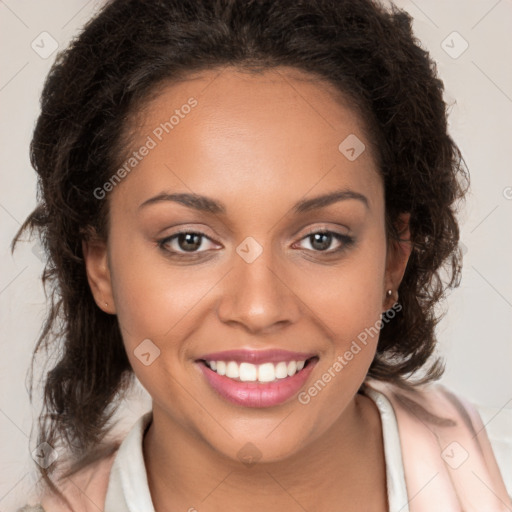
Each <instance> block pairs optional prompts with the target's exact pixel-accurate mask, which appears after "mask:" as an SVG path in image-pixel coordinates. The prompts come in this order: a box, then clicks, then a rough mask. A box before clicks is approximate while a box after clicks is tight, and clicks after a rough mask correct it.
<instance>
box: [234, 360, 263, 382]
mask: <svg viewBox="0 0 512 512" xmlns="http://www.w3.org/2000/svg"><path fill="white" fill-rule="evenodd" d="M235 364H236V363H235ZM257 377H258V369H257V368H256V366H254V365H253V364H251V363H240V380H241V381H244V382H245V381H249V382H250V381H252V382H254V381H255V380H256V379H257Z"/></svg>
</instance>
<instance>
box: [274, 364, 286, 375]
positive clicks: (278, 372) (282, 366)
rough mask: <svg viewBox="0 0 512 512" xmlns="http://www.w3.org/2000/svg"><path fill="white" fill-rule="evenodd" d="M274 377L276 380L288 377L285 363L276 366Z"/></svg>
mask: <svg viewBox="0 0 512 512" xmlns="http://www.w3.org/2000/svg"><path fill="white" fill-rule="evenodd" d="M276 377H277V378H278V379H284V378H285V377H288V365H287V364H286V363H277V364H276Z"/></svg>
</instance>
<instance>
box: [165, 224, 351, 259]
mask: <svg viewBox="0 0 512 512" xmlns="http://www.w3.org/2000/svg"><path fill="white" fill-rule="evenodd" d="M183 234H190V235H198V236H200V237H201V245H202V241H203V239H204V238H206V239H208V240H210V241H212V240H211V238H210V237H209V236H207V235H205V234H204V233H201V232H200V231H193V230H189V229H188V230H187V229H184V230H182V231H177V232H176V233H174V234H172V235H171V236H168V237H166V238H162V239H161V240H158V241H157V244H158V247H159V248H160V249H161V250H163V251H165V253H166V255H167V256H169V257H171V258H178V259H179V258H187V259H191V257H192V258H194V256H195V257H197V256H200V255H201V254H202V253H203V252H205V251H199V252H197V251H196V252H194V251H191V252H179V251H174V250H169V249H168V248H167V247H166V246H167V245H168V244H169V243H170V242H171V241H173V240H174V239H177V238H178V237H179V235H183ZM316 234H322V235H332V237H333V238H334V239H335V240H337V241H338V242H341V244H342V245H341V246H340V247H339V248H338V249H335V250H325V251H319V250H314V249H304V250H306V251H311V252H314V253H318V254H320V255H333V254H339V253H342V252H343V251H345V250H346V249H348V248H349V247H351V246H352V245H354V242H355V240H354V238H353V237H351V236H349V235H345V234H342V233H338V232H336V231H330V230H327V229H317V230H314V231H310V232H309V233H306V235H304V236H303V237H302V238H301V239H300V240H299V241H302V240H306V239H308V238H309V237H311V236H313V235H316Z"/></svg>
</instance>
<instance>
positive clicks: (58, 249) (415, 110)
mask: <svg viewBox="0 0 512 512" xmlns="http://www.w3.org/2000/svg"><path fill="white" fill-rule="evenodd" d="M225 65H232V66H236V67H238V68H240V69H244V70H252V71H255V70H257V69H263V70H265V69H270V68H273V67H276V66H291V67H294V68H297V69H300V70H302V71H306V72H308V73H309V74H311V76H313V77H318V78H321V79H323V80H327V81H328V82H330V83H331V84H333V85H334V86H335V87H336V88H337V89H338V90H339V91H340V92H341V93H342V95H344V97H345V98H347V99H348V100H349V101H350V104H351V106H352V108H353V109H354V110H355V111H356V112H357V113H358V114H359V116H360V118H361V119H362V120H363V121H364V123H365V126H366V128H367V133H368V134H370V140H371V142H372V145H374V147H375V148H377V150H378V152H377V157H376V159H377V160H378V167H379V169H380V172H381V173H382V177H383V180H384V188H385V204H386V229H387V232H388V239H389V240H393V239H395V240H396V239H399V232H398V230H397V227H396V226H397V220H398V216H399V215H400V214H401V213H404V212H405V213H409V214H410V234H411V243H412V245H413V251H412V253H411V256H410V259H409V262H408V265H407V269H406V272H405V275H404V277H403V280H402V283H401V285H400V287H399V290H398V291H399V296H400V302H401V304H402V309H401V311H400V312H398V313H397V314H396V317H395V318H394V319H393V321H392V322H386V323H384V324H383V326H382V329H381V332H380V339H379V343H378V347H377V353H376V356H375V359H374V361H373V363H372V365H371V367H370V370H369V374H368V375H369V376H370V377H374V378H377V379H381V380H387V381H393V382H395V383H402V384H404V383H405V384H406V383H408V382H410V377H411V375H412V374H413V373H415V372H417V371H418V370H419V369H421V370H422V372H424V373H423V378H422V379H419V381H417V382H427V381H429V380H433V379H436V378H438V377H439V376H440V375H441V373H442V369H443V368H442V366H443V365H442V362H440V360H439V359H435V358H432V357H431V356H433V351H434V348H435V344H436V337H435V326H436V324H437V322H438V321H439V313H438V312H437V311H435V309H434V308H435V306H436V304H437V303H438V302H439V300H440V299H441V298H443V296H444V295H445V293H446V291H447V290H448V289H449V288H453V287H455V286H457V285H458V283H459V280H460V270H461V253H460V251H459V249H458V239H459V228H458V223H457V220H456V216H455V214H456V203H457V200H459V199H461V198H463V196H464V193H465V191H466V184H467V183H468V177H467V171H466V169H465V164H464V159H463V157H462V155H461V152H460V150H459V149H458V147H457V145H456V144H455V143H454V141H453V140H452V138H451V137H450V135H449V134H448V131H447V113H448V108H447V105H446V104H445V102H444V101H443V90H444V86H443V82H442V81H441V80H440V79H439V78H438V77H437V70H436V66H435V63H434V62H433V61H432V60H431V59H430V57H429V54H428V52H427V51H425V50H424V49H422V48H421V45H420V43H419V42H418V41H417V39H416V38H415V37H414V35H413V32H412V18H411V16H410V15H408V14H407V13H406V12H405V11H402V10H400V9H398V8H396V6H393V5H391V6H390V7H389V8H387V7H384V6H383V5H381V4H379V3H377V1H376V0H375V1H373V0H155V1H152V2H148V1H144V0H113V1H110V2H108V3H107V4H106V5H105V6H104V7H103V8H102V9H101V11H100V12H99V13H98V14H97V15H96V16H95V17H94V18H93V19H92V20H91V21H89V22H88V23H87V25H86V26H85V28H84V29H83V31H82V32H81V33H80V34H79V36H78V37H77V38H76V39H75V40H74V41H73V42H72V44H71V45H70V46H69V48H68V49H66V50H64V51H62V52H60V53H59V54H58V57H57V59H56V62H55V64H54V65H53V67H52V68H51V71H50V73H49V75H48V77H47V79H46V82H45V85H44V90H43V93H42V99H41V114H40V116H39V118H38V121H37V125H36V127H35V131H34V135H33V140H32V143H31V148H30V149H31V162H32V165H33V167H34V169H35V170H36V171H37V173H38V175H39V179H38V184H39V193H38V199H39V202H38V205H37V208H36V209H35V210H34V211H33V212H32V213H31V214H30V216H29V217H28V218H27V220H26V221H25V223H24V224H23V226H22V227H21V229H20V231H19V232H18V234H17V236H16V238H15V240H14V241H13V249H14V246H15V244H16V241H17V240H18V239H19V237H20V234H21V233H22V232H24V231H25V230H30V231H32V230H36V231H38V232H39V234H40V237H41V240H42V245H43V247H44V249H45V250H46V254H47V258H48V259H47V262H46V266H45V269H44V272H43V283H44V284H45V286H46V289H50V290H51V293H50V296H49V302H50V305H49V310H48V315H47V318H46V321H45V324H44V327H43V329H42V332H41V335H40V338H39V340H38V343H37V345H36V348H35V351H34V356H35V355H36V354H37V353H39V352H40V351H41V349H45V350H46V351H48V350H49V349H50V348H56V350H57V354H58V360H57V363H56V364H55V366H54V367H53V368H52V369H51V370H50V371H49V372H48V373H47V375H46V378H45V383H44V408H43V411H42V414H41V416H40V420H39V422H40V424H39V440H40V442H42V441H46V442H48V443H49V444H51V445H55V444H57V443H59V442H60V443H63V444H64V445H65V446H66V448H67V449H68V450H69V453H70V454H72V455H73V457H74V458H75V460H82V461H83V460H85V458H86V457H87V455H90V454H91V453H92V452H93V451H94V449H95V448H96V447H97V446H98V445H99V444H100V443H101V441H102V440H103V439H104V438H105V434H106V433H107V431H108V428H109V427H108V423H109V420H110V419H111V417H112V415H113V413H114V412H115V410H116V403H118V399H119V397H120V396H121V394H122V392H123V390H126V389H128V387H129V384H130V382H132V377H133V372H132V369H131V367H130V364H129V362H128V358H127V356H126V352H125V349H124V346H123V340H122V336H121V332H120V329H119V325H118V322H117V318H116V316H113V315H108V314H106V313H104V312H103V311H101V310H100V309H99V308H98V307H97V305H96V303H95V301H94V299H93V296H92V293H91V290H90V288H89V285H88V281H87V277H86V272H85V265H84V257H83V254H82V240H83V239H85V238H86V237H87V236H88V233H89V232H90V230H91V229H93V230H95V231H96V232H97V233H100V234H102V235H103V236H106V232H107V229H106V227H107V226H108V204H109V203H108V199H107V200H105V201H99V200H98V199H97V198H96V196H95V195H94V190H95V189H97V187H100V186H101V184H103V183H105V182H106V181H108V179H109V178H110V177H111V176H112V175H113V173H114V171H115V169H116V168H117V164H118V162H119V161H120V160H121V159H122V158H121V154H122V151H123V144H124V143H125V141H126V138H125V135H126V133H127V131H128V130H129V124H130V123H129V120H130V119H131V117H130V116H132V115H134V114H136V113H137V112H140V111H141V110H142V109H143V108H144V105H145V102H147V101H148V99H149V98H150V96H151V95H152V94H154V93H155V91H157V90H158V88H159V87H160V86H162V85H165V84H167V83H171V82H172V81H173V80H176V79H178V78H183V77H184V78H185V79H186V76H187V74H188V73H191V72H192V71H201V70H207V69H215V68H217V67H221V66H225ZM124 149H126V148H124ZM432 359H434V360H433V361H432ZM408 379H409V380H408ZM51 470H52V467H51V466H50V468H48V470H42V471H43V473H45V475H47V474H49V471H51Z"/></svg>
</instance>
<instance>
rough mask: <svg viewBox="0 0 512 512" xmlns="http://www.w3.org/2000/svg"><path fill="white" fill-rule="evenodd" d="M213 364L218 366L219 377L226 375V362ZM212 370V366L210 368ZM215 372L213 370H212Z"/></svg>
mask: <svg viewBox="0 0 512 512" xmlns="http://www.w3.org/2000/svg"><path fill="white" fill-rule="evenodd" d="M212 363H215V365H216V366H217V370H216V371H217V373H218V374H219V375H226V363H225V362H224V361H217V362H215V361H212ZM210 368H211V366H210ZM212 370H213V368H212Z"/></svg>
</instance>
